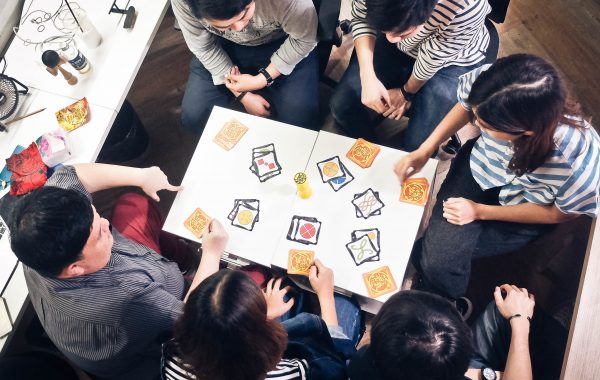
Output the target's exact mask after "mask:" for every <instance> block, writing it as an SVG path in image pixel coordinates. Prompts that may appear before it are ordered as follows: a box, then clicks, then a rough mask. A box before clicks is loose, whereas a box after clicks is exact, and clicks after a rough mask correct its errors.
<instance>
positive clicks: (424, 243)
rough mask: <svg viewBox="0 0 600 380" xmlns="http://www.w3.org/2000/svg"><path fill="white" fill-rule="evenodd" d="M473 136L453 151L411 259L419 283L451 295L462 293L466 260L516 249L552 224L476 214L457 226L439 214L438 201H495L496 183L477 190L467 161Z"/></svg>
mask: <svg viewBox="0 0 600 380" xmlns="http://www.w3.org/2000/svg"><path fill="white" fill-rule="evenodd" d="M475 141H476V139H473V140H470V141H468V142H466V143H465V144H464V146H463V147H462V149H461V150H460V151H459V152H458V154H457V155H456V157H455V158H454V160H453V161H452V165H451V166H450V170H449V172H448V175H447V176H446V180H445V181H444V183H443V184H442V186H441V188H440V191H439V193H438V195H437V201H436V203H435V206H434V208H433V212H432V215H431V219H430V220H429V226H428V227H427V230H426V231H425V234H424V236H423V238H422V239H420V240H419V241H417V242H416V243H415V246H414V248H413V253H412V256H411V260H412V261H413V264H414V265H415V266H416V267H417V269H418V270H419V271H420V272H421V274H422V275H423V284H422V289H423V290H427V291H430V292H433V293H437V294H440V295H442V296H445V297H448V298H450V299H456V298H458V297H462V296H464V294H465V292H466V290H467V285H468V283H469V276H470V274H471V260H472V259H474V258H481V257H487V256H493V255H499V254H503V253H508V252H511V251H515V250H517V249H519V248H521V247H523V246H524V245H525V244H527V243H528V242H529V241H531V240H533V239H534V238H536V237H538V236H540V235H541V234H543V233H545V232H548V231H550V230H551V229H552V228H553V227H554V225H548V224H527V223H512V222H501V221H495V220H493V221H483V220H476V221H474V222H471V223H469V224H465V225H462V226H459V225H455V224H452V223H450V222H448V221H447V220H446V219H445V218H444V217H443V215H442V214H443V207H444V206H443V202H444V201H445V200H446V199H448V198H451V197H463V198H466V199H470V200H472V201H474V202H476V203H482V204H488V205H499V203H498V194H499V191H500V188H492V189H489V190H486V191H483V190H481V187H479V184H478V183H477V182H475V179H473V175H472V174H471V167H470V165H469V162H470V157H471V150H472V149H473V146H474V145H475Z"/></svg>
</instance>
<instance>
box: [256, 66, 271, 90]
mask: <svg viewBox="0 0 600 380" xmlns="http://www.w3.org/2000/svg"><path fill="white" fill-rule="evenodd" d="M258 72H259V73H260V74H262V75H263V76H264V77H265V79H266V80H267V87H269V86H270V85H272V84H273V82H274V80H273V77H272V76H271V74H269V72H268V71H267V70H266V69H265V68H264V67H261V68H260V69H258Z"/></svg>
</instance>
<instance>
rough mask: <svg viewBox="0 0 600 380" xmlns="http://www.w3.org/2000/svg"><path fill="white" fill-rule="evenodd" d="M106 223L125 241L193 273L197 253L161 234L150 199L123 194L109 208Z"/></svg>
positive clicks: (160, 218) (174, 237)
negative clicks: (137, 244) (109, 211)
mask: <svg viewBox="0 0 600 380" xmlns="http://www.w3.org/2000/svg"><path fill="white" fill-rule="evenodd" d="M110 222H111V224H112V226H113V227H114V228H116V229H117V231H119V232H120V233H121V234H122V235H123V236H125V237H126V238H128V239H131V240H133V241H135V242H136V243H139V244H142V245H145V246H146V247H148V248H150V249H152V250H154V251H156V252H157V253H159V254H161V255H163V256H164V257H166V258H168V259H170V260H173V261H175V262H176V263H177V264H178V265H179V269H181V270H182V271H187V270H190V269H195V268H192V266H193V265H194V263H195V261H196V257H195V256H197V253H196V252H195V251H194V250H193V249H191V248H190V247H189V246H188V245H187V244H185V243H184V242H183V241H181V240H180V239H178V238H177V237H176V236H174V235H172V234H169V233H167V232H164V231H162V225H163V223H164V218H163V217H162V215H161V214H160V211H159V209H158V207H157V205H156V204H155V203H154V202H153V201H151V200H150V198H148V197H146V196H143V195H140V194H136V193H126V194H123V195H122V196H121V197H120V198H119V199H118V200H117V203H116V204H115V206H114V208H113V213H112V218H111V221H110Z"/></svg>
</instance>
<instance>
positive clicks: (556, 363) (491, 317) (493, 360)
mask: <svg viewBox="0 0 600 380" xmlns="http://www.w3.org/2000/svg"><path fill="white" fill-rule="evenodd" d="M521 318H523V317H521ZM471 330H472V331H473V343H474V345H475V353H474V354H473V358H472V359H471V364H470V365H469V367H471V368H485V367H488V368H492V369H494V370H496V371H503V370H504V367H505V365H506V359H508V350H509V348H510V340H511V328H510V323H509V322H508V321H507V320H506V319H504V317H502V315H501V314H500V312H499V311H498V308H497V307H496V304H495V303H494V302H491V303H490V304H489V305H488V306H487V308H486V309H485V311H484V312H483V313H482V314H481V315H480V316H479V318H478V319H477V320H476V321H475V323H474V324H473V326H472V327H471ZM567 334H568V333H567V330H566V329H565V328H564V327H563V326H562V325H561V324H560V323H558V321H556V320H555V319H554V318H552V317H551V316H550V315H548V314H547V313H546V312H544V310H542V309H541V308H539V307H537V306H536V307H535V310H534V313H533V318H532V319H531V328H530V331H529V351H530V354H531V355H530V356H531V364H532V367H533V375H534V376H533V378H534V379H545V380H551V379H558V378H559V377H560V371H561V366H562V362H563V356H564V352H565V346H566V343H567Z"/></svg>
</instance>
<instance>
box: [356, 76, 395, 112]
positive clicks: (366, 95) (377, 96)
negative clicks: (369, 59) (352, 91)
mask: <svg viewBox="0 0 600 380" xmlns="http://www.w3.org/2000/svg"><path fill="white" fill-rule="evenodd" d="M360 83H361V87H362V90H361V93H360V101H361V102H362V104H364V105H365V106H367V107H369V108H370V109H372V110H373V111H375V112H377V113H384V112H385V111H386V110H387V109H388V107H389V104H390V95H389V93H388V90H387V89H386V88H385V86H384V85H383V83H381V81H380V80H379V79H378V78H377V76H376V75H375V74H372V75H370V76H368V77H366V78H365V79H364V80H361V81H360Z"/></svg>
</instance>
